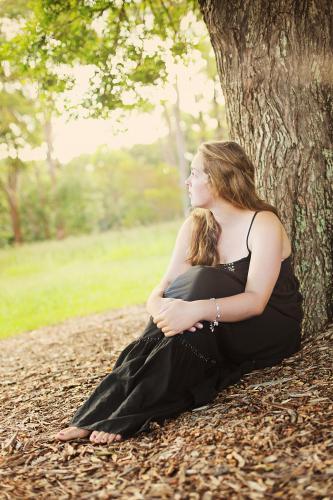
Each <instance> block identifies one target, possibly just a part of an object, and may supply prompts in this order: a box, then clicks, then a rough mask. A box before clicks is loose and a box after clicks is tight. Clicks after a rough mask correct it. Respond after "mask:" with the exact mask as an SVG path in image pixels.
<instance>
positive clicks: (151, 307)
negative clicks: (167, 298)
mask: <svg viewBox="0 0 333 500" xmlns="http://www.w3.org/2000/svg"><path fill="white" fill-rule="evenodd" d="M169 283H171V281H167V282H165V284H163V283H159V284H158V285H156V286H155V288H153V290H152V292H151V294H150V295H149V297H148V300H147V302H146V310H147V311H148V312H149V314H150V315H151V316H153V317H154V316H156V315H157V313H158V311H159V310H160V308H161V306H162V303H163V301H162V300H161V299H162V298H163V292H164V290H165V289H166V288H167V287H168V285H169Z"/></svg>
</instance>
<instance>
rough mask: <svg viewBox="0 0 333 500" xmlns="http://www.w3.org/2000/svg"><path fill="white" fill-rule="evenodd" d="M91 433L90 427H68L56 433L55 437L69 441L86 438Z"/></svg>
mask: <svg viewBox="0 0 333 500" xmlns="http://www.w3.org/2000/svg"><path fill="white" fill-rule="evenodd" d="M90 433H91V430H89V429H81V428H80V427H74V426H72V427H66V429H62V430H61V431H59V432H58V434H56V435H55V439H60V441H69V440H70V439H76V438H84V437H86V436H88V435H89V434H90Z"/></svg>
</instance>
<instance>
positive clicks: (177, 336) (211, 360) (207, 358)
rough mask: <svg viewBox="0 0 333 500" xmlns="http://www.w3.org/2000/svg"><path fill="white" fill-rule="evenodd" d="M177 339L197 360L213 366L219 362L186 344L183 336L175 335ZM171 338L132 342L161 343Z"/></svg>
mask: <svg viewBox="0 0 333 500" xmlns="http://www.w3.org/2000/svg"><path fill="white" fill-rule="evenodd" d="M174 337H175V338H176V339H178V341H179V342H181V343H182V344H183V346H184V347H186V348H187V349H189V350H190V351H191V352H192V354H194V355H195V356H196V357H197V358H200V359H201V360H202V361H205V362H206V363H213V364H216V363H217V361H216V359H213V358H209V357H207V356H204V355H203V354H202V353H201V352H200V351H198V349H196V348H195V347H194V346H193V345H191V344H189V343H188V342H186V340H185V339H184V338H182V336H181V335H175V336H174ZM169 338H170V337H165V336H164V335H162V336H160V337H155V336H147V337H139V338H138V339H136V340H134V341H133V342H131V344H133V345H134V344H137V343H139V342H154V341H155V342H160V341H161V340H163V339H164V340H165V341H167V340H168V339H169Z"/></svg>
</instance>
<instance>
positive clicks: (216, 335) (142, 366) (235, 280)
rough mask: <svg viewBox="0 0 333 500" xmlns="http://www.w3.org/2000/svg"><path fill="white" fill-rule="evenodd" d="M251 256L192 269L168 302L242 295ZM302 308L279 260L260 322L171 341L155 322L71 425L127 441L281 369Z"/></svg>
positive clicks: (169, 292)
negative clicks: (257, 372)
mask: <svg viewBox="0 0 333 500" xmlns="http://www.w3.org/2000/svg"><path fill="white" fill-rule="evenodd" d="M256 213H257V212H256ZM256 213H255V214H254V216H253V218H252V221H251V225H250V227H249V231H248V234H247V239H246V244H247V243H248V236H249V232H250V229H251V226H252V222H253V220H254V217H255V215H256ZM247 248H248V244H247ZM248 250H249V248H248ZM250 254H251V251H250V250H249V254H248V255H247V256H246V257H244V258H242V259H239V260H237V261H234V262H232V263H228V264H218V265H217V266H206V265H196V266H192V267H191V268H190V269H188V270H187V271H186V272H184V273H182V274H180V275H179V276H177V278H176V279H175V280H174V281H173V282H172V283H171V284H170V286H169V287H168V288H167V289H166V290H165V291H164V294H163V296H164V297H173V298H180V299H183V300H186V301H192V300H201V299H209V298H210V297H217V298H220V297H228V296H231V295H236V294H239V293H242V292H244V289H245V286H246V281H247V274H248V268H249V262H250V258H251V256H250ZM302 302H303V296H302V294H301V293H300V291H299V281H298V279H297V277H296V276H295V275H294V272H293V268H292V264H291V256H289V257H287V258H286V259H284V260H283V261H282V263H281V270H280V274H279V276H278V279H277V282H276V284H275V287H274V289H273V292H272V294H271V297H270V299H269V301H268V303H267V306H266V308H265V310H264V311H263V313H262V314H261V315H259V316H253V317H251V318H249V319H245V320H242V321H237V322H230V323H223V322H222V323H219V325H218V326H215V329H214V332H211V330H210V328H209V321H202V323H203V325H204V326H203V328H202V329H200V330H199V329H197V330H196V331H195V332H191V331H189V330H185V331H184V333H183V334H179V335H174V336H172V337H165V335H164V333H163V332H162V330H160V329H159V328H158V327H157V326H156V324H155V323H154V322H153V319H152V316H151V317H150V319H149V321H148V323H147V325H146V327H145V329H144V331H143V333H142V334H141V336H140V337H138V338H137V339H136V340H134V341H133V342H131V343H130V344H128V345H127V347H125V349H124V350H123V351H122V352H121V353H120V355H119V357H118V359H117V361H116V362H115V364H114V366H113V369H112V371H111V373H109V374H108V375H106V376H105V378H104V379H103V380H102V381H101V382H100V384H99V385H98V386H97V387H96V388H95V390H94V391H93V392H92V394H91V395H90V396H89V397H88V399H87V400H86V401H85V402H84V403H83V404H82V406H81V407H79V408H78V410H77V411H76V412H75V414H74V416H73V417H72V419H71V421H70V422H69V423H68V425H70V426H77V427H80V428H83V429H90V430H98V431H104V432H110V433H115V434H121V435H122V437H123V438H124V439H126V438H128V437H131V436H134V435H137V434H138V433H140V432H143V431H149V427H150V425H149V423H150V422H151V421H155V422H158V423H160V424H162V423H163V422H164V420H165V419H167V418H174V417H176V416H177V415H179V414H180V413H181V412H184V411H186V410H191V409H194V408H197V407H200V406H203V405H205V404H208V403H210V402H212V401H213V400H214V398H215V396H216V395H217V394H218V392H219V391H220V390H221V389H223V388H225V387H227V386H229V385H231V384H234V383H236V382H237V381H239V380H240V378H241V377H242V375H243V374H245V373H249V372H250V371H252V370H254V369H258V368H264V367H267V366H273V365H276V364H279V363H280V362H281V361H282V359H283V358H285V357H288V356H291V355H292V354H294V353H295V352H297V351H298V350H300V348H301V323H302V319H303V308H302Z"/></svg>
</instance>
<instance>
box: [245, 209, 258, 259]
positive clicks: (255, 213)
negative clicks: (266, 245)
mask: <svg viewBox="0 0 333 500" xmlns="http://www.w3.org/2000/svg"><path fill="white" fill-rule="evenodd" d="M257 213H258V211H256V212H254V215H253V217H252V220H251V224H250V227H249V230H248V232H247V236H246V246H247V249H248V251H249V254H250V253H251V250H250V249H249V245H248V243H247V241H248V238H249V234H250V230H251V227H252V223H253V221H254V218H255V216H256V215H257Z"/></svg>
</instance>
